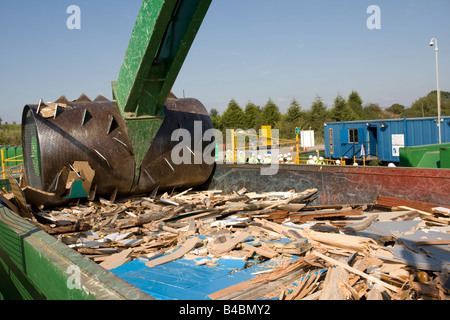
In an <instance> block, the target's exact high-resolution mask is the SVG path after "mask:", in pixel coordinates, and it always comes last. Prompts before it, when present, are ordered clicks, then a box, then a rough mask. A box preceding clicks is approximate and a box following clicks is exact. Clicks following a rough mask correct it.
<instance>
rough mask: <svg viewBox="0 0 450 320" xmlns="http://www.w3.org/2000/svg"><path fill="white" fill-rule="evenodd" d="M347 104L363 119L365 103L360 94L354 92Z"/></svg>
mask: <svg viewBox="0 0 450 320" xmlns="http://www.w3.org/2000/svg"><path fill="white" fill-rule="evenodd" d="M347 104H348V106H349V107H350V108H351V109H352V110H353V111H354V112H355V114H356V116H357V117H358V118H359V119H361V118H362V115H363V106H362V104H363V101H362V99H361V97H360V96H359V93H358V92H356V91H355V90H353V91H352V93H350V95H349V96H348V100H347Z"/></svg>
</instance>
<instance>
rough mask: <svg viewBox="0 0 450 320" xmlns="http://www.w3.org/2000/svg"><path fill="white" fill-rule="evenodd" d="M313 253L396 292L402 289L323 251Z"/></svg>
mask: <svg viewBox="0 0 450 320" xmlns="http://www.w3.org/2000/svg"><path fill="white" fill-rule="evenodd" d="M312 254H314V255H316V256H318V257H320V258H322V259H323V260H325V261H327V262H328V263H330V264H332V265H336V266H340V267H342V268H344V269H346V270H347V271H350V272H352V273H355V274H357V275H358V276H361V277H363V278H364V279H367V280H370V281H371V282H374V283H377V284H379V285H381V286H383V287H385V288H386V289H389V290H391V291H394V292H398V291H399V290H400V288H397V287H395V286H392V285H390V284H388V283H386V282H384V281H381V280H380V279H379V278H376V277H374V276H371V275H368V274H367V273H364V272H362V271H359V270H358V269H355V268H353V267H350V266H349V265H347V264H345V263H342V262H340V261H337V260H335V259H333V258H330V257H327V256H325V255H323V254H321V253H319V252H317V251H313V252H312Z"/></svg>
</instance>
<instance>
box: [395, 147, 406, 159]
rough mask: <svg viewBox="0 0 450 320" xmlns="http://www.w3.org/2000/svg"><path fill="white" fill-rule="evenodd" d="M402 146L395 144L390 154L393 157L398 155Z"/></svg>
mask: <svg viewBox="0 0 450 320" xmlns="http://www.w3.org/2000/svg"><path fill="white" fill-rule="evenodd" d="M403 147H404V146H395V147H392V156H393V157H400V148H403Z"/></svg>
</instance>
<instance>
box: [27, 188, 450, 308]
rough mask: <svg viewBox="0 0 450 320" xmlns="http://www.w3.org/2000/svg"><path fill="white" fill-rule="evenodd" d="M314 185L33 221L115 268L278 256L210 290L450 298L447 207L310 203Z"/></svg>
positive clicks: (106, 204) (171, 198)
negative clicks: (132, 264)
mask: <svg viewBox="0 0 450 320" xmlns="http://www.w3.org/2000/svg"><path fill="white" fill-rule="evenodd" d="M316 193H317V190H316V189H309V190H304V191H301V192H296V191H294V190H291V191H288V192H269V193H255V192H248V191H247V190H246V189H245V188H243V189H241V190H239V191H236V192H233V193H231V194H227V195H225V194H223V193H222V192H221V191H220V190H210V191H201V192H200V191H193V190H186V191H184V192H181V193H176V194H171V195H169V194H168V193H164V194H163V195H160V196H157V197H134V198H129V199H126V200H122V201H116V202H114V203H113V202H111V201H108V200H104V199H100V200H99V201H97V202H92V201H91V202H85V203H82V204H81V203H79V204H77V205H74V206H68V207H65V208H59V209H52V210H36V209H35V210H33V218H32V219H31V220H32V221H34V223H35V224H37V225H38V226H39V227H41V228H42V229H44V230H45V231H46V232H48V233H49V234H51V235H53V236H54V237H56V238H58V239H59V240H60V241H62V242H63V243H65V244H66V245H68V246H69V247H71V248H73V249H74V250H76V251H78V252H80V253H82V254H83V255H85V256H86V257H88V258H89V259H92V260H93V261H95V262H96V263H98V264H100V265H101V266H103V267H104V268H106V269H110V270H111V269H113V268H116V267H118V266H121V265H123V264H125V263H127V262H130V261H133V260H135V259H146V261H147V262H146V266H148V267H149V268H151V267H154V266H157V265H162V264H165V263H168V262H171V261H175V260H177V259H181V258H183V259H197V260H198V259H199V258H202V257H205V258H206V257H208V259H204V260H202V259H200V260H199V262H198V264H205V265H211V266H214V263H215V260H216V259H219V258H221V257H224V256H228V257H229V256H232V257H234V258H237V259H243V260H245V261H247V264H246V267H250V266H251V265H252V264H255V263H259V262H265V261H269V260H270V261H273V265H274V266H275V267H274V268H272V269H270V270H265V271H262V272H260V273H259V274H257V275H256V276H255V277H254V278H252V279H250V280H248V281H243V282H240V283H237V284H234V285H230V286H228V287H226V288H224V289H222V290H219V291H217V292H215V293H213V294H211V295H209V298H211V299H261V298H263V299H286V300H293V299H305V300H313V299H325V300H349V299H352V300H360V299H376V300H385V299H391V300H416V299H433V300H442V299H448V298H449V294H450V293H449V284H450V279H449V276H448V272H449V270H450V269H449V266H450V257H449V256H450V255H449V244H450V234H449V231H450V229H449V223H450V208H448V207H445V206H440V205H435V204H423V203H420V204H419V203H415V202H413V201H406V200H401V199H396V198H389V199H388V198H387V197H384V198H382V197H380V199H379V200H378V201H376V202H375V203H371V204H352V205H323V206H313V205H310V203H311V201H312V200H314V199H315V198H316V197H317V195H316ZM427 205H428V206H427Z"/></svg>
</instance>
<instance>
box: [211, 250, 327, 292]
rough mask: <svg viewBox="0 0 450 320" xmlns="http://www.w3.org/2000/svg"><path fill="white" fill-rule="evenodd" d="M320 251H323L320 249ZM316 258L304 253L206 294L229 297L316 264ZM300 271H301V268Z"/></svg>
mask: <svg viewBox="0 0 450 320" xmlns="http://www.w3.org/2000/svg"><path fill="white" fill-rule="evenodd" d="M321 252H325V251H324V250H322V251H321ZM316 260H318V259H317V257H316V256H314V255H312V254H309V255H306V256H305V257H303V258H299V259H297V260H295V261H293V262H288V263H287V264H282V265H280V266H279V267H277V268H276V269H275V270H273V271H272V272H270V273H265V274H260V275H258V276H257V277H256V278H253V279H250V280H247V281H243V282H240V283H237V284H234V285H232V286H229V287H227V288H224V289H221V290H219V291H216V292H214V293H211V294H210V295H208V297H209V298H210V299H212V300H219V299H225V297H230V296H231V295H233V294H235V293H238V292H245V290H247V289H251V288H253V287H255V286H258V285H261V284H263V285H267V284H268V283H270V282H272V281H276V280H278V279H280V278H282V277H285V276H289V275H290V274H293V273H295V272H297V271H299V269H301V268H303V267H305V266H307V265H313V266H318V265H317V262H316ZM319 266H320V265H319ZM300 271H301V272H303V270H300Z"/></svg>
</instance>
